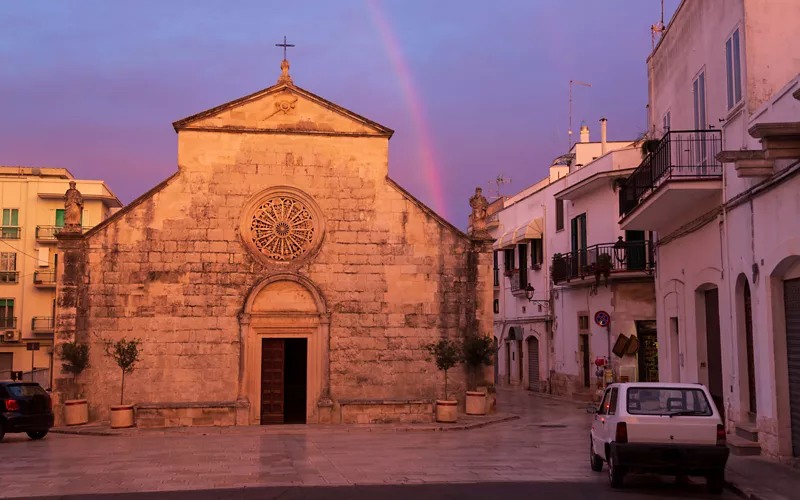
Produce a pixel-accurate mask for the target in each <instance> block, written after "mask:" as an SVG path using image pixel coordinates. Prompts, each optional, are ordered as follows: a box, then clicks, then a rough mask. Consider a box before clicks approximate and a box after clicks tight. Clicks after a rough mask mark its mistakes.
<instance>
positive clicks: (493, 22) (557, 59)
mask: <svg viewBox="0 0 800 500" xmlns="http://www.w3.org/2000/svg"><path fill="white" fill-rule="evenodd" d="M366 1H367V0H340V1H336V2H329V1H322V0H319V1H314V2H312V1H303V0H295V1H292V2H287V1H266V0H253V1H237V2H230V1H224V0H215V1H210V0H208V1H207V0H137V1H136V2H116V1H115V2H109V1H108V0H80V1H78V0H64V1H62V2H17V1H13V0H0V109H2V118H0V165H30V166H42V167H65V168H68V169H69V170H70V171H72V173H73V174H75V175H76V176H77V177H79V178H91V179H103V180H105V181H106V182H107V183H108V185H109V186H110V187H111V189H112V190H114V191H115V192H116V193H117V195H118V196H119V197H120V198H121V199H122V201H123V202H125V203H127V202H129V201H131V200H132V199H134V198H135V197H137V196H139V195H140V194H141V193H143V192H144V191H146V190H148V189H149V188H151V187H152V186H153V185H155V184H156V183H158V182H160V181H161V180H163V179H164V178H166V177H167V176H169V175H170V174H171V173H172V172H174V171H175V169H176V134H175V133H174V131H173V130H172V126H171V123H172V122H173V121H175V120H178V119H180V118H184V117H186V116H189V115H191V114H194V113H197V112H200V111H203V110H205V109H208V108H211V107H214V106H217V105H219V104H222V103H224V102H227V101H230V100H232V99H235V98H238V97H241V96H243V95H246V94H249V93H251V92H254V91H256V90H259V89H262V88H265V87H268V86H270V85H273V84H274V83H275V82H276V79H277V77H278V75H279V73H280V69H279V66H280V59H281V56H282V53H281V51H280V49H279V48H277V47H274V44H275V43H278V42H280V41H281V40H282V38H283V35H287V36H288V37H289V42H290V43H296V44H297V47H296V48H294V49H290V53H289V59H290V61H291V63H292V69H291V74H292V77H293V78H294V81H295V83H296V84H297V85H299V86H301V87H303V88H305V89H307V90H310V91H311V92H314V93H316V94H319V95H320V96H322V97H324V98H326V99H329V100H331V101H334V102H336V103H338V104H340V105H342V106H344V107H346V108H348V109H351V110H353V111H354V112H356V113H359V114H361V115H363V116H366V117H368V118H370V119H372V120H374V121H377V122H378V123H381V124H383V125H385V126H387V127H390V128H392V129H394V130H395V135H394V137H393V138H392V140H391V142H390V162H389V172H390V175H391V176H392V177H393V178H394V179H395V180H397V181H398V182H399V183H400V184H402V185H403V186H404V187H406V188H407V189H408V190H409V191H411V192H412V193H413V194H414V195H416V196H417V197H419V198H420V199H421V200H422V201H424V202H425V203H427V204H429V205H431V206H432V207H434V208H435V207H437V206H442V207H443V210H442V211H443V212H444V215H445V216H446V217H447V218H448V219H449V220H450V221H451V222H453V223H454V224H456V225H457V226H459V227H462V228H463V227H464V226H466V217H467V214H468V213H469V206H468V198H469V196H470V195H471V194H472V192H473V191H474V189H475V187H476V186H481V187H483V188H484V190H486V188H488V185H487V183H488V182H489V181H491V180H492V179H494V178H495V177H496V176H497V174H499V173H501V172H502V173H504V174H505V175H506V177H511V178H512V179H513V183H512V184H511V185H510V186H509V185H507V186H505V187H504V191H503V193H504V194H511V193H514V192H517V191H519V190H521V189H523V188H524V187H525V186H527V185H530V184H532V183H534V182H536V181H537V180H539V179H540V178H542V177H544V176H545V175H546V173H547V167H548V166H549V165H550V161H551V160H552V159H553V158H555V157H556V156H559V155H560V154H563V153H565V152H566V147H567V124H568V92H569V80H570V79H573V80H579V81H584V82H588V83H591V84H592V85H593V87H592V88H588V89H587V88H583V87H576V89H575V93H574V99H573V130H574V132H573V135H574V137H577V129H578V128H579V126H580V123H581V121H582V120H585V121H586V123H587V124H588V125H589V127H590V128H591V129H592V133H593V134H594V136H593V139H598V138H599V137H598V136H599V131H598V126H597V123H598V120H599V119H600V118H601V117H602V116H605V117H606V118H608V120H609V125H608V129H609V133H608V134H609V140H625V139H632V138H635V137H636V136H637V135H638V134H640V133H641V132H643V131H644V129H645V105H646V102H647V73H646V64H645V60H646V58H647V55H648V54H649V52H650V48H651V45H650V43H651V42H650V25H651V24H653V23H654V22H656V21H658V17H659V15H660V2H659V1H658V0H614V1H613V2H600V1H597V0H537V1H532V0H520V1H510V0H503V1H500V2H484V1H481V2H478V1H468V0H437V1H435V2H432V1H430V0H394V1H383V2H377V3H378V5H380V6H381V7H380V9H381V11H382V12H383V14H384V15H385V17H386V19H387V21H388V23H389V24H390V25H391V28H392V30H393V32H394V33H393V36H394V37H395V38H396V39H397V41H398V43H399V48H400V50H401V51H402V53H403V56H404V59H405V64H406V66H407V67H408V68H409V70H410V74H411V78H412V81H413V84H414V87H415V89H416V93H417V95H418V97H419V100H420V104H421V109H422V112H423V113H424V116H425V122H426V123H427V130H428V135H429V137H428V141H429V142H430V144H431V145H432V147H433V151H434V155H435V160H436V164H437V170H438V176H439V178H440V180H441V184H442V187H443V192H444V200H437V199H436V197H435V196H434V194H433V192H432V190H431V189H430V186H429V185H427V183H426V181H425V178H426V177H425V172H423V166H422V165H423V162H422V161H421V148H420V141H419V130H418V129H417V127H416V126H415V123H414V121H413V119H412V114H411V112H410V108H409V102H408V101H407V96H406V94H405V93H404V92H403V87H402V85H401V83H400V79H399V78H398V74H397V73H396V71H395V69H394V66H393V65H392V64H391V61H390V58H389V52H388V51H387V47H386V45H385V43H384V37H382V36H381V33H380V32H379V28H378V25H377V24H376V23H375V22H374V20H373V16H372V14H371V11H370V9H369V8H368V6H367V4H366ZM678 3H679V1H678V0H667V1H666V10H667V12H666V15H667V18H669V16H670V15H671V14H672V12H673V11H674V10H675V8H676V7H677V4H678Z"/></svg>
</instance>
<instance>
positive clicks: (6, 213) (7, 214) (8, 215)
mask: <svg viewBox="0 0 800 500" xmlns="http://www.w3.org/2000/svg"><path fill="white" fill-rule="evenodd" d="M10 222H11V210H9V209H7V208H4V209H3V225H4V226H8V225H9V224H10Z"/></svg>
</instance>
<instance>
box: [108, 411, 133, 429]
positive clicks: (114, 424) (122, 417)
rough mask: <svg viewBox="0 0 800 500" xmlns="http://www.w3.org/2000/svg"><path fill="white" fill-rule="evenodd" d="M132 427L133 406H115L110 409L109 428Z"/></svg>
mask: <svg viewBox="0 0 800 500" xmlns="http://www.w3.org/2000/svg"><path fill="white" fill-rule="evenodd" d="M125 427H133V405H117V406H112V407H111V428H112V429H122V428H125Z"/></svg>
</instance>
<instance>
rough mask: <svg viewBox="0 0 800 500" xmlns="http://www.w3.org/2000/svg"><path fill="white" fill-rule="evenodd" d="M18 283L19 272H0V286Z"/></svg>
mask: <svg viewBox="0 0 800 500" xmlns="http://www.w3.org/2000/svg"><path fill="white" fill-rule="evenodd" d="M18 281H19V271H0V284H2V283H17V282H18Z"/></svg>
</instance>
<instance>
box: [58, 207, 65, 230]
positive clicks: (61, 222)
mask: <svg viewBox="0 0 800 500" xmlns="http://www.w3.org/2000/svg"><path fill="white" fill-rule="evenodd" d="M56 227H64V209H63V208H57V209H56Z"/></svg>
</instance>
